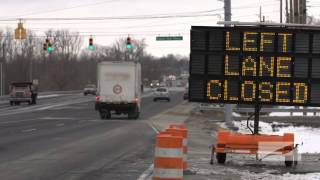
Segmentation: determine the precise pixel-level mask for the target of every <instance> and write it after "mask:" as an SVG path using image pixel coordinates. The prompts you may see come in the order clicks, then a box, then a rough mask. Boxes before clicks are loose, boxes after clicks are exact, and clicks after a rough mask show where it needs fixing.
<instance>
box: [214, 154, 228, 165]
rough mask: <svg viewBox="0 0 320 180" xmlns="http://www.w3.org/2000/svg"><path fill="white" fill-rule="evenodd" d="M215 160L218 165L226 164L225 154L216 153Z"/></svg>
mask: <svg viewBox="0 0 320 180" xmlns="http://www.w3.org/2000/svg"><path fill="white" fill-rule="evenodd" d="M216 158H217V161H218V163H219V164H224V163H225V162H226V158H227V154H226V153H217V155H216Z"/></svg>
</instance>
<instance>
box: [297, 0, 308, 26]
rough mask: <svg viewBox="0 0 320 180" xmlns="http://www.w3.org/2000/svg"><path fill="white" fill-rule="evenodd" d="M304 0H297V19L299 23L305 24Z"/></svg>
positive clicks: (305, 5) (305, 10) (305, 6)
mask: <svg viewBox="0 0 320 180" xmlns="http://www.w3.org/2000/svg"><path fill="white" fill-rule="evenodd" d="M306 3H307V2H306V0H299V21H300V24H306V21H307V4H306Z"/></svg>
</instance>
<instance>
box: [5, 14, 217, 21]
mask: <svg viewBox="0 0 320 180" xmlns="http://www.w3.org/2000/svg"><path fill="white" fill-rule="evenodd" d="M216 15H220V14H198V15H165V16H118V17H112V16H109V17H79V18H77V17H72V18H24V19H17V18H8V19H0V21H19V20H25V21H103V20H130V19H170V18H190V17H191V18H192V17H205V16H216Z"/></svg>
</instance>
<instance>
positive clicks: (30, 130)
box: [21, 129, 37, 133]
mask: <svg viewBox="0 0 320 180" xmlns="http://www.w3.org/2000/svg"><path fill="white" fill-rule="evenodd" d="M36 130H37V129H25V130H22V131H21V132H23V133H27V132H32V131H36Z"/></svg>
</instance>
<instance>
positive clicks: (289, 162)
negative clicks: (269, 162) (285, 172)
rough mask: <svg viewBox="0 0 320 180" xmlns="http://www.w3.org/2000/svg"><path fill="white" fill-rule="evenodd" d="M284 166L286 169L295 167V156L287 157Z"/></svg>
mask: <svg viewBox="0 0 320 180" xmlns="http://www.w3.org/2000/svg"><path fill="white" fill-rule="evenodd" d="M284 164H285V165H286V167H291V166H292V165H293V156H286V157H285V161H284Z"/></svg>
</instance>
